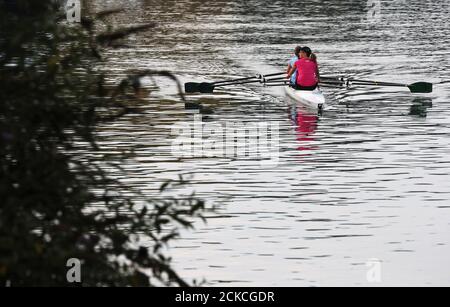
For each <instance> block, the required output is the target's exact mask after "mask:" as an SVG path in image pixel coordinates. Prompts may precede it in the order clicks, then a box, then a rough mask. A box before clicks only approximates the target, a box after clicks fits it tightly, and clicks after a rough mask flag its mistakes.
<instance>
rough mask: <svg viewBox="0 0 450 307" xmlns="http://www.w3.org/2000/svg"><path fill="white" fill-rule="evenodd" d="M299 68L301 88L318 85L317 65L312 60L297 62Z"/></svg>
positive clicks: (298, 75) (296, 65) (298, 81)
mask: <svg viewBox="0 0 450 307" xmlns="http://www.w3.org/2000/svg"><path fill="white" fill-rule="evenodd" d="M295 67H296V68H297V71H298V74H297V84H298V85H300V86H314V85H316V84H317V83H318V81H319V79H318V76H317V64H316V63H315V62H314V61H311V60H310V59H300V60H298V61H297V62H295Z"/></svg>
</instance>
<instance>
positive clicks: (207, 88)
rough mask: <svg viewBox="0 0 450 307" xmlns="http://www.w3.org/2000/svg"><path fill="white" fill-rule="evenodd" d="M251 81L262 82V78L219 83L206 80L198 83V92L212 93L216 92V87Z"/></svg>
mask: <svg viewBox="0 0 450 307" xmlns="http://www.w3.org/2000/svg"><path fill="white" fill-rule="evenodd" d="M249 83H261V80H260V79H255V80H249V81H241V82H231V83H221V84H218V85H215V84H211V83H207V82H204V83H200V84H199V85H198V92H200V93H203V94H210V93H213V92H214V89H215V88H216V87H221V86H228V85H240V84H249Z"/></svg>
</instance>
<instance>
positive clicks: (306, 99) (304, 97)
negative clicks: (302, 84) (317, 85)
mask: <svg viewBox="0 0 450 307" xmlns="http://www.w3.org/2000/svg"><path fill="white" fill-rule="evenodd" d="M285 91H286V95H287V96H288V97H289V98H291V99H293V100H294V101H295V102H296V103H299V104H301V105H303V106H305V107H308V108H312V109H317V110H324V109H325V108H326V106H327V105H326V99H325V96H324V95H323V93H322V91H320V90H319V89H315V90H314V91H299V90H295V89H293V88H292V87H290V86H286V87H285Z"/></svg>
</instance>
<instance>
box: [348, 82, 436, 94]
mask: <svg viewBox="0 0 450 307" xmlns="http://www.w3.org/2000/svg"><path fill="white" fill-rule="evenodd" d="M348 81H349V82H350V84H353V85H373V86H392V87H407V88H409V90H410V91H411V93H432V92H433V83H428V82H416V83H413V84H403V83H391V82H378V81H368V80H355V79H349V80H348Z"/></svg>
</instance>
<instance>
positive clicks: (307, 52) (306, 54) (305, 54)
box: [300, 47, 312, 58]
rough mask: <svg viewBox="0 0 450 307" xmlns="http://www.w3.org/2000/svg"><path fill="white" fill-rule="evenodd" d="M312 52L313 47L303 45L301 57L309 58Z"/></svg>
mask: <svg viewBox="0 0 450 307" xmlns="http://www.w3.org/2000/svg"><path fill="white" fill-rule="evenodd" d="M311 53H312V51H311V48H309V47H302V49H300V58H309V57H310V56H311Z"/></svg>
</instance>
